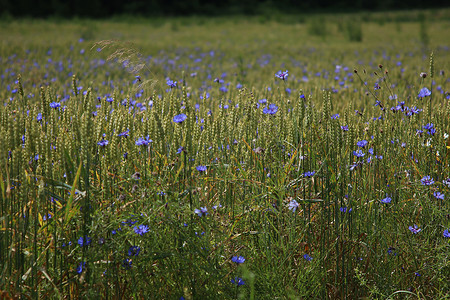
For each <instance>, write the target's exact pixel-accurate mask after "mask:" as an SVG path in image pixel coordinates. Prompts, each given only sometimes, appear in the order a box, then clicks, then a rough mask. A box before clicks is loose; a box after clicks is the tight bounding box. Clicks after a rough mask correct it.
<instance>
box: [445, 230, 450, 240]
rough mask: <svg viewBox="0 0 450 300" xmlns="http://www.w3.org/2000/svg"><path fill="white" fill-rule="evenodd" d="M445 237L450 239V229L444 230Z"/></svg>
mask: <svg viewBox="0 0 450 300" xmlns="http://www.w3.org/2000/svg"><path fill="white" fill-rule="evenodd" d="M444 237H446V238H450V228H449V229H445V230H444Z"/></svg>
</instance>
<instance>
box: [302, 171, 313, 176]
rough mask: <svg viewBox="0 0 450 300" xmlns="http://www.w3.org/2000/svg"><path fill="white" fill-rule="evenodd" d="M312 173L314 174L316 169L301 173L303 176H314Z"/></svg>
mask: <svg viewBox="0 0 450 300" xmlns="http://www.w3.org/2000/svg"><path fill="white" fill-rule="evenodd" d="M314 174H316V171H308V172H305V173H303V177H311V176H314Z"/></svg>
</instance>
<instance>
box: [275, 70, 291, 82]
mask: <svg viewBox="0 0 450 300" xmlns="http://www.w3.org/2000/svg"><path fill="white" fill-rule="evenodd" d="M288 76H289V74H288V70H286V71H284V72H283V71H281V70H280V71H278V72H277V73H276V74H275V77H277V78H280V79H281V80H286V79H287V78H288Z"/></svg>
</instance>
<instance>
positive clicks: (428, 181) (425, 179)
mask: <svg viewBox="0 0 450 300" xmlns="http://www.w3.org/2000/svg"><path fill="white" fill-rule="evenodd" d="M420 182H421V183H422V185H432V184H433V183H434V179H433V178H431V177H430V176H429V175H427V176H424V177H423V178H422V179H420Z"/></svg>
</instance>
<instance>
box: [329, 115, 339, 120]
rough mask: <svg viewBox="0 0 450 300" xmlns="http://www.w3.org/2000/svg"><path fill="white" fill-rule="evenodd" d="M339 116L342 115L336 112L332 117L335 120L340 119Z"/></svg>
mask: <svg viewBox="0 0 450 300" xmlns="http://www.w3.org/2000/svg"><path fill="white" fill-rule="evenodd" d="M339 117H340V116H339V114H335V115H332V116H331V118H332V119H333V120H336V119H339Z"/></svg>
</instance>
